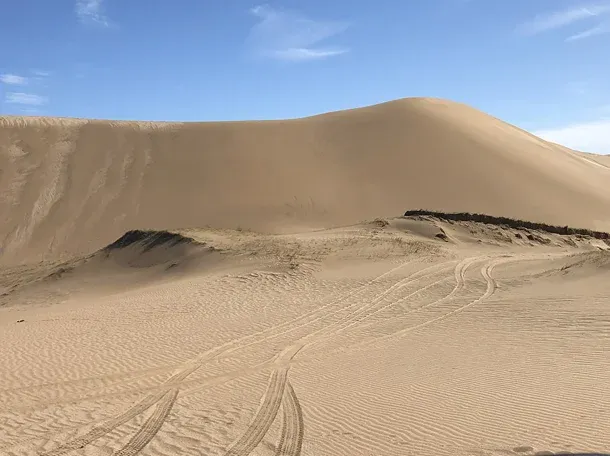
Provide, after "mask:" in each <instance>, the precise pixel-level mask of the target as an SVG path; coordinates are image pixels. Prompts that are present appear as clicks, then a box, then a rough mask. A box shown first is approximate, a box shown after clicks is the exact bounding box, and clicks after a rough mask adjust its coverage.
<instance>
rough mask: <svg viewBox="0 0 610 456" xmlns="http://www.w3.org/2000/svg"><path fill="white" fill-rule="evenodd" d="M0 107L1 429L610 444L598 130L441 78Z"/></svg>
mask: <svg viewBox="0 0 610 456" xmlns="http://www.w3.org/2000/svg"><path fill="white" fill-rule="evenodd" d="M0 123H1V125H0V192H1V193H0V195H1V196H2V199H1V200H0V211H1V214H2V219H1V220H0V240H1V241H2V249H3V250H2V256H1V257H0V258H1V260H0V347H1V348H0V456H60V455H106V456H177V455H180V456H201V455H218V456H271V455H273V456H314V455H315V456H370V455H375V456H404V455H414V454H417V455H423V456H428V455H430V456H432V455H434V456H437V455H441V456H445V455H446V456H507V455H508V456H511V455H512V456H559V455H568V454H570V455H574V456H576V455H578V456H585V455H588V456H592V455H599V456H610V396H609V395H608V385H609V384H610V357H609V356H608V353H610V307H609V306H608V303H609V302H610V240H609V239H608V235H607V234H606V233H605V232H594V231H592V230H598V231H607V230H609V229H610V193H609V192H608V183H609V182H610V168H609V167H608V166H606V165H608V163H607V161H606V160H605V157H598V156H595V155H591V154H585V153H581V152H575V151H572V150H570V149H567V148H565V147H562V146H559V145H555V144H550V143H547V142H544V141H542V140H540V139H538V138H536V137H534V136H532V135H530V134H528V133H526V132H524V131H522V130H519V129H517V128H515V127H513V126H510V125H507V124H505V123H503V122H501V121H499V120H497V119H494V118H491V117H489V116H487V115H485V114H483V113H480V112H478V111H475V110H473V109H471V108H468V107H466V106H463V105H459V104H455V103H450V102H445V101H441V100H433V99H412V100H401V101H396V102H392V103H387V104H383V105H379V106H373V107H369V108H363V109H356V110H351V111H344V112H337V113H330V114H325V115H321V116H316V117H312V118H307V119H300V120H291V121H281V122H280V121H274V122H241V123H239V122H237V123H209V124H203V123H194V124H171V123H129V122H105V121H85V120H68V119H43V118H40V119H36V118H27V119H26V118H2V119H1V120H0ZM415 209H425V211H413V212H409V215H408V216H407V215H405V216H402V217H400V214H404V213H405V211H407V210H415ZM432 211H446V212H452V213H456V212H470V213H477V214H476V215H474V216H473V215H472V214H447V213H445V214H443V213H435V212H432ZM513 219H521V220H513ZM530 222H535V223H530ZM545 224H546V225H545ZM548 225H556V226H548ZM566 225H571V226H573V227H575V228H583V230H572V229H567V227H566Z"/></svg>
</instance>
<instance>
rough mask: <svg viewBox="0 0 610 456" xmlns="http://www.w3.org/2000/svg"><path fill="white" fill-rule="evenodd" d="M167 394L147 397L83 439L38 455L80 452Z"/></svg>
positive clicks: (161, 393)
mask: <svg viewBox="0 0 610 456" xmlns="http://www.w3.org/2000/svg"><path fill="white" fill-rule="evenodd" d="M165 394H167V390H163V391H160V392H158V393H156V394H151V395H149V396H146V397H145V398H144V399H142V400H141V401H140V402H138V403H137V404H136V405H134V406H133V407H131V408H129V409H128V410H127V411H126V412H124V413H122V414H120V415H118V416H116V417H114V418H111V419H110V420H108V421H106V422H104V423H103V424H101V425H99V426H96V427H94V428H93V429H91V430H90V431H89V432H87V433H86V434H85V435H83V436H81V437H77V438H75V439H73V440H70V441H68V442H66V443H64V444H63V445H60V446H59V447H57V448H55V449H54V450H50V451H45V452H42V453H38V454H39V456H60V455H62V454H66V453H69V452H70V451H73V450H78V449H80V448H84V447H85V446H87V445H89V444H90V443H92V442H94V441H95V440H97V439H99V438H101V437H103V436H105V435H106V434H108V433H109V432H112V431H113V430H114V429H115V428H117V427H119V426H121V425H123V424H125V423H127V422H128V421H130V420H131V419H133V418H135V417H136V416H138V415H139V414H140V413H144V412H145V411H146V410H148V409H149V408H150V407H152V406H153V405H154V404H155V403H157V402H158V401H160V400H161V398H163V396H165Z"/></svg>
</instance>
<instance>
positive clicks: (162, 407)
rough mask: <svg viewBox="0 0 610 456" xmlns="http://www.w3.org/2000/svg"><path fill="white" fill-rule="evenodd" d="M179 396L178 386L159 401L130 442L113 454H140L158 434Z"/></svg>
mask: <svg viewBox="0 0 610 456" xmlns="http://www.w3.org/2000/svg"><path fill="white" fill-rule="evenodd" d="M177 397H178V388H175V389H173V390H171V391H170V392H168V393H166V395H165V396H164V397H163V399H161V401H159V403H158V404H157V407H156V409H155V411H154V412H153V414H152V415H151V416H150V417H149V418H148V419H147V420H146V422H145V423H144V425H143V426H142V427H141V428H140V430H139V431H138V432H137V433H136V434H135V435H134V436H133V437H132V438H131V440H129V442H128V443H127V444H126V445H125V446H124V447H123V448H121V449H120V450H118V451H117V452H115V453H113V456H135V455H136V454H138V453H139V452H140V451H142V449H144V447H145V446H146V445H148V444H149V443H150V441H151V440H152V439H153V438H154V437H155V435H157V433H158V432H159V430H160V429H161V427H162V426H163V423H165V420H166V419H167V416H168V415H169V413H170V412H171V410H172V407H173V406H174V403H175V402H176V398H177Z"/></svg>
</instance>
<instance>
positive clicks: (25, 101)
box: [6, 92, 49, 106]
mask: <svg viewBox="0 0 610 456" xmlns="http://www.w3.org/2000/svg"><path fill="white" fill-rule="evenodd" d="M48 101H49V100H48V98H47V97H43V96H40V95H36V94H33V93H24V92H8V93H7V94H6V102H7V103H12V104H20V105H27V106H42V105H45V104H47V102H48Z"/></svg>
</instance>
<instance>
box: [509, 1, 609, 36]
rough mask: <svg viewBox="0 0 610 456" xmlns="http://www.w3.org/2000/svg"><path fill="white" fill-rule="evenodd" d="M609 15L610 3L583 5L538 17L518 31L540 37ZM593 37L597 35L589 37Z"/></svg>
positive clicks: (522, 25)
mask: <svg viewBox="0 0 610 456" xmlns="http://www.w3.org/2000/svg"><path fill="white" fill-rule="evenodd" d="M608 13H610V3H599V4H594V5H586V6H585V5H581V6H578V7H575V8H570V9H565V10H560V11H555V12H552V13H549V14H542V15H539V16H536V17H535V18H534V19H532V20H531V21H528V22H526V23H524V24H521V25H520V26H518V27H517V31H518V32H519V33H521V34H524V35H538V34H540V33H544V32H549V31H551V30H557V29H561V28H563V27H567V26H570V25H572V24H575V23H578V22H581V21H586V20H591V19H595V18H598V17H600V16H603V15H605V14H608ZM584 33H586V32H584ZM593 35H595V33H593V34H591V35H588V36H593ZM586 37H587V36H583V37H581V38H586Z"/></svg>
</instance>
